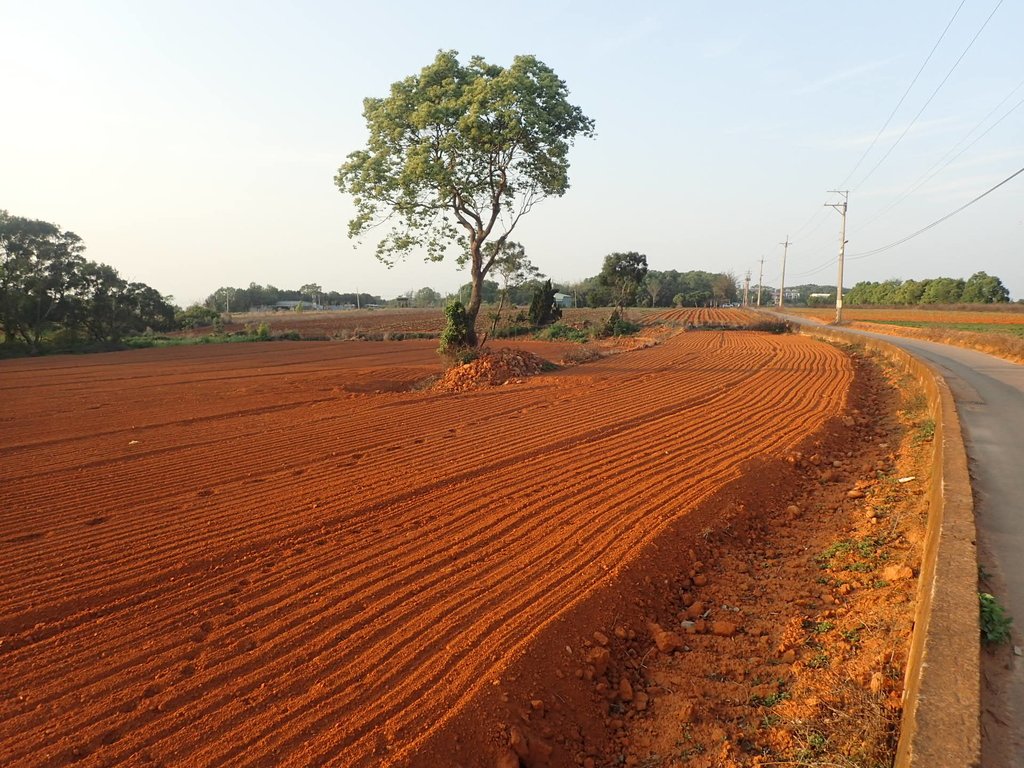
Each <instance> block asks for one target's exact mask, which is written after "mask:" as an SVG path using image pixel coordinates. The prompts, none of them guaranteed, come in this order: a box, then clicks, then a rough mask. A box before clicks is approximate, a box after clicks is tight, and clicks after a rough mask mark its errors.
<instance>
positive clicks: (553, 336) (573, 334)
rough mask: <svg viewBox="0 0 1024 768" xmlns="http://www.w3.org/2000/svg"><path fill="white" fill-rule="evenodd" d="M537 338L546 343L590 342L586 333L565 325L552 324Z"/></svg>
mask: <svg viewBox="0 0 1024 768" xmlns="http://www.w3.org/2000/svg"><path fill="white" fill-rule="evenodd" d="M537 337H538V338H540V339H545V340H548V341H555V340H559V341H577V342H580V343H581V344H582V343H583V342H586V341H590V334H588V333H587V332H586V331H584V330H581V329H580V328H576V327H574V326H571V325H566V324H565V323H552V324H551V325H549V326H548V327H547V328H545V329H544V330H543V331H541V332H540V333H539V334H537Z"/></svg>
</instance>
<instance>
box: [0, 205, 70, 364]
mask: <svg viewBox="0 0 1024 768" xmlns="http://www.w3.org/2000/svg"><path fill="white" fill-rule="evenodd" d="M84 250H85V246H84V245H83V244H82V240H81V238H80V237H78V235H76V234H75V233H74V232H65V231H61V229H60V227H58V226H56V225H54V224H50V223H49V222H46V221H38V220H34V219H26V218H23V217H21V216H11V215H10V214H8V213H7V211H0V331H2V333H3V336H4V341H5V342H6V343H11V342H12V341H13V340H14V339H15V338H16V337H20V338H21V339H22V340H23V341H24V342H25V343H26V344H28V345H29V346H30V347H31V348H32V349H38V347H39V343H40V341H41V340H42V337H43V334H44V332H46V331H48V330H50V329H51V328H53V327H54V326H55V325H58V324H60V323H62V322H63V321H64V320H65V319H66V317H67V314H68V311H69V299H70V297H71V296H72V295H73V293H74V291H75V290H76V288H77V287H78V285H79V283H80V270H81V268H82V265H83V264H84V263H85V260H84V259H83V258H82V255H81V254H82V252H83V251H84Z"/></svg>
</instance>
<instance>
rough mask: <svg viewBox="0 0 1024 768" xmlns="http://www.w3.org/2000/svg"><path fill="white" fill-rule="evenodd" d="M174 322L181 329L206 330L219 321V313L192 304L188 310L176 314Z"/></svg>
mask: <svg viewBox="0 0 1024 768" xmlns="http://www.w3.org/2000/svg"><path fill="white" fill-rule="evenodd" d="M174 320H175V322H176V323H177V324H178V326H179V327H181V328H186V329H190V328H208V327H209V326H211V325H213V324H214V322H215V321H219V320H220V313H219V312H217V310H215V309H210V308H209V307H204V306H201V305H199V304H193V305H192V306H191V307H189V308H188V309H186V310H183V311H181V312H178V313H177V314H176V315H175V316H174Z"/></svg>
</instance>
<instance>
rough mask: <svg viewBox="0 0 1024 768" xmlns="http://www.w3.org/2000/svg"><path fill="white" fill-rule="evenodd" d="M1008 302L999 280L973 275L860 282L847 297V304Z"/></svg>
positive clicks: (979, 273) (1008, 296) (1008, 294)
mask: <svg viewBox="0 0 1024 768" xmlns="http://www.w3.org/2000/svg"><path fill="white" fill-rule="evenodd" d="M1009 300H1010V292H1009V291H1008V290H1007V289H1006V286H1004V285H1003V282H1002V280H1000V279H999V278H998V277H996V276H994V275H989V274H987V273H986V272H975V273H974V274H973V275H971V276H970V277H969V278H968V279H967V280H966V281H965V280H962V279H960V278H953V277H936V278H930V279H926V280H904V281H902V282H901V281H900V280H898V279H892V280H885V281H883V282H880V283H878V282H872V281H863V282H859V283H857V284H856V285H854V286H853V288H851V289H850V291H849V293H847V294H846V302H847V303H849V304H999V303H1005V302H1008V301H1009Z"/></svg>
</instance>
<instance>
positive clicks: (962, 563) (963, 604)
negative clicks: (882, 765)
mask: <svg viewBox="0 0 1024 768" xmlns="http://www.w3.org/2000/svg"><path fill="white" fill-rule="evenodd" d="M802 331H803V332H804V333H806V334H809V335H812V336H816V337H820V338H825V339H829V340H832V341H839V342H843V343H854V344H858V345H861V346H863V347H865V348H867V349H870V350H874V351H876V352H878V353H881V354H883V355H885V356H886V357H887V358H889V359H890V360H892V361H893V363H894V364H895V365H897V366H899V367H901V368H903V369H904V370H906V372H907V373H909V374H911V375H913V376H914V377H915V378H916V379H917V380H918V382H919V383H920V385H921V388H922V389H923V390H924V392H925V394H926V396H927V398H928V407H929V410H930V412H931V413H932V417H933V419H934V421H935V437H934V440H933V441H932V446H933V448H932V450H933V456H932V471H931V481H930V486H929V488H928V491H927V494H928V499H929V513H928V529H927V534H926V538H925V544H924V556H923V560H922V564H921V574H920V581H919V585H920V586H919V594H918V601H917V608H916V616H915V622H914V634H913V639H912V642H911V650H910V657H909V660H908V664H907V671H906V679H905V687H904V691H905V701H904V709H903V719H902V724H901V736H900V741H899V748H898V751H897V756H896V762H895V765H896V767H897V768H904V767H905V766H909V767H911V768H926V767H927V768H937V767H941V766H950V767H951V768H952V767H953V766H957V767H964V768H966V767H968V766H976V765H978V764H979V763H980V759H981V733H980V725H979V723H980V718H979V714H980V676H979V658H980V652H979V640H978V638H979V631H980V630H979V619H978V584H977V581H978V570H977V551H976V532H975V521H974V504H973V499H972V495H971V483H970V476H969V474H968V469H967V454H966V450H965V448H964V442H963V437H962V434H961V429H960V420H959V417H958V415H957V411H956V407H955V405H954V402H953V396H952V394H951V392H950V390H949V387H948V386H947V385H946V382H945V381H944V380H943V378H942V377H941V376H940V375H939V374H938V373H937V372H936V371H935V370H934V369H933V368H931V367H930V366H929V365H927V364H926V363H924V362H922V361H920V360H918V359H917V358H915V357H914V356H913V355H911V354H910V353H908V352H906V351H905V350H902V349H900V348H898V347H896V346H894V345H892V344H890V343H888V342H885V341H882V340H879V339H873V338H867V337H864V336H860V335H854V334H851V333H847V332H843V331H842V330H839V329H835V328H825V327H809V326H804V327H803V329H802Z"/></svg>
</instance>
